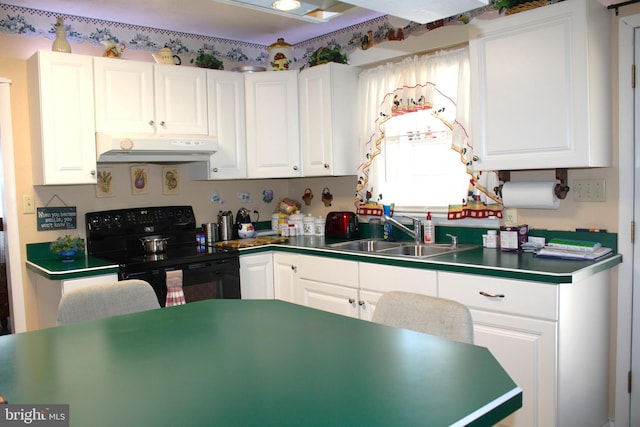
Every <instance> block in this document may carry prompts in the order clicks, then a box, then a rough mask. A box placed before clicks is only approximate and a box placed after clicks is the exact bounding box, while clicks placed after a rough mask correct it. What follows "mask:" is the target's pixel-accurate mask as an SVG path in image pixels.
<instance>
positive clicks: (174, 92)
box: [154, 64, 209, 135]
mask: <svg viewBox="0 0 640 427" xmlns="http://www.w3.org/2000/svg"><path fill="white" fill-rule="evenodd" d="M154 68H155V74H154V85H155V109H156V115H155V122H156V132H157V133H159V134H172V135H179V134H184V135H208V133H209V125H208V115H207V72H206V70H204V69H201V68H197V67H176V66H175V65H165V64H154Z"/></svg>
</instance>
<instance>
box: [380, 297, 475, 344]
mask: <svg viewBox="0 0 640 427" xmlns="http://www.w3.org/2000/svg"><path fill="white" fill-rule="evenodd" d="M372 320H373V321H374V322H376V323H381V324H384V325H388V326H394V327H396V328H404V329H411V330H413V331H417V332H423V333H427V334H431V335H438V336H441V337H444V338H448V339H451V340H455V341H462V342H466V343H470V344H473V322H472V319H471V313H470V312H469V309H468V308H467V307H466V306H465V305H463V304H460V303H458V302H456V301H451V300H448V299H444V298H436V297H430V296H427V295H420V294H414V293H409V292H399V291H391V292H386V293H385V294H383V295H382V296H381V297H380V299H379V300H378V302H377V304H376V307H375V311H374V312H373V319H372Z"/></svg>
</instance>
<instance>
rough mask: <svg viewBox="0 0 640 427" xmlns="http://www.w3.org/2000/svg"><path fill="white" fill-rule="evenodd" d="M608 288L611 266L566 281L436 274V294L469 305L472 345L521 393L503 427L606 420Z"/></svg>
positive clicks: (597, 425)
mask: <svg viewBox="0 0 640 427" xmlns="http://www.w3.org/2000/svg"><path fill="white" fill-rule="evenodd" d="M609 286H610V278H609V273H608V271H604V272H601V273H598V274H595V275H593V276H589V277H587V278H585V279H584V280H580V281H577V282H574V283H561V284H548V283H536V282H531V281H521V280H511V279H501V278H496V277H487V276H477V275H468V274H458V273H448V272H438V295H439V296H440V297H443V298H448V299H452V300H456V301H459V302H461V303H463V304H465V305H467V306H468V307H469V308H470V309H471V314H472V316H473V324H474V342H475V344H476V345H480V346H484V347H487V348H488V349H489V350H490V351H491V353H492V354H493V355H494V356H495V357H496V359H497V360H498V362H500V364H501V365H502V366H503V367H504V368H505V370H506V371H507V372H508V373H509V375H510V376H511V377H512V378H513V380H514V381H515V382H516V384H518V386H520V387H521V388H522V390H523V407H522V408H521V409H520V410H518V411H517V412H515V413H514V414H512V415H511V416H509V417H508V418H506V419H505V420H503V421H502V422H501V423H500V424H499V425H500V426H513V427H548V426H557V427H562V426H583V427H601V426H603V425H605V424H606V423H607V422H608V389H609V382H608V369H609V366H608V356H609V342H608V340H609V338H608V337H609Z"/></svg>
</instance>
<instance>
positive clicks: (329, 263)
mask: <svg viewBox="0 0 640 427" xmlns="http://www.w3.org/2000/svg"><path fill="white" fill-rule="evenodd" d="M298 276H299V277H300V278H301V279H307V280H315V281H317V282H322V283H330V284H333V285H343V286H349V287H352V288H357V287H358V263H357V262H353V261H345V260H341V259H333V258H325V257H316V256H300V258H299V259H298Z"/></svg>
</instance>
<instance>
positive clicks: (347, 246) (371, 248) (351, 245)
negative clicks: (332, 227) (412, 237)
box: [329, 239, 402, 252]
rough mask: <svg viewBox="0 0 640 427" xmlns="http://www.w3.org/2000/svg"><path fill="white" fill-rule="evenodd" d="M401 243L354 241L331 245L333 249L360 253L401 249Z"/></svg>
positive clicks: (370, 240)
mask: <svg viewBox="0 0 640 427" xmlns="http://www.w3.org/2000/svg"><path fill="white" fill-rule="evenodd" d="M401 245H402V243H400V242H387V241H386V240H376V239H368V240H352V241H350V242H341V243H334V244H331V245H329V247H331V248H336V249H343V250H346V251H358V252H378V251H380V250H384V249H392V248H397V247H400V246H401Z"/></svg>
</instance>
